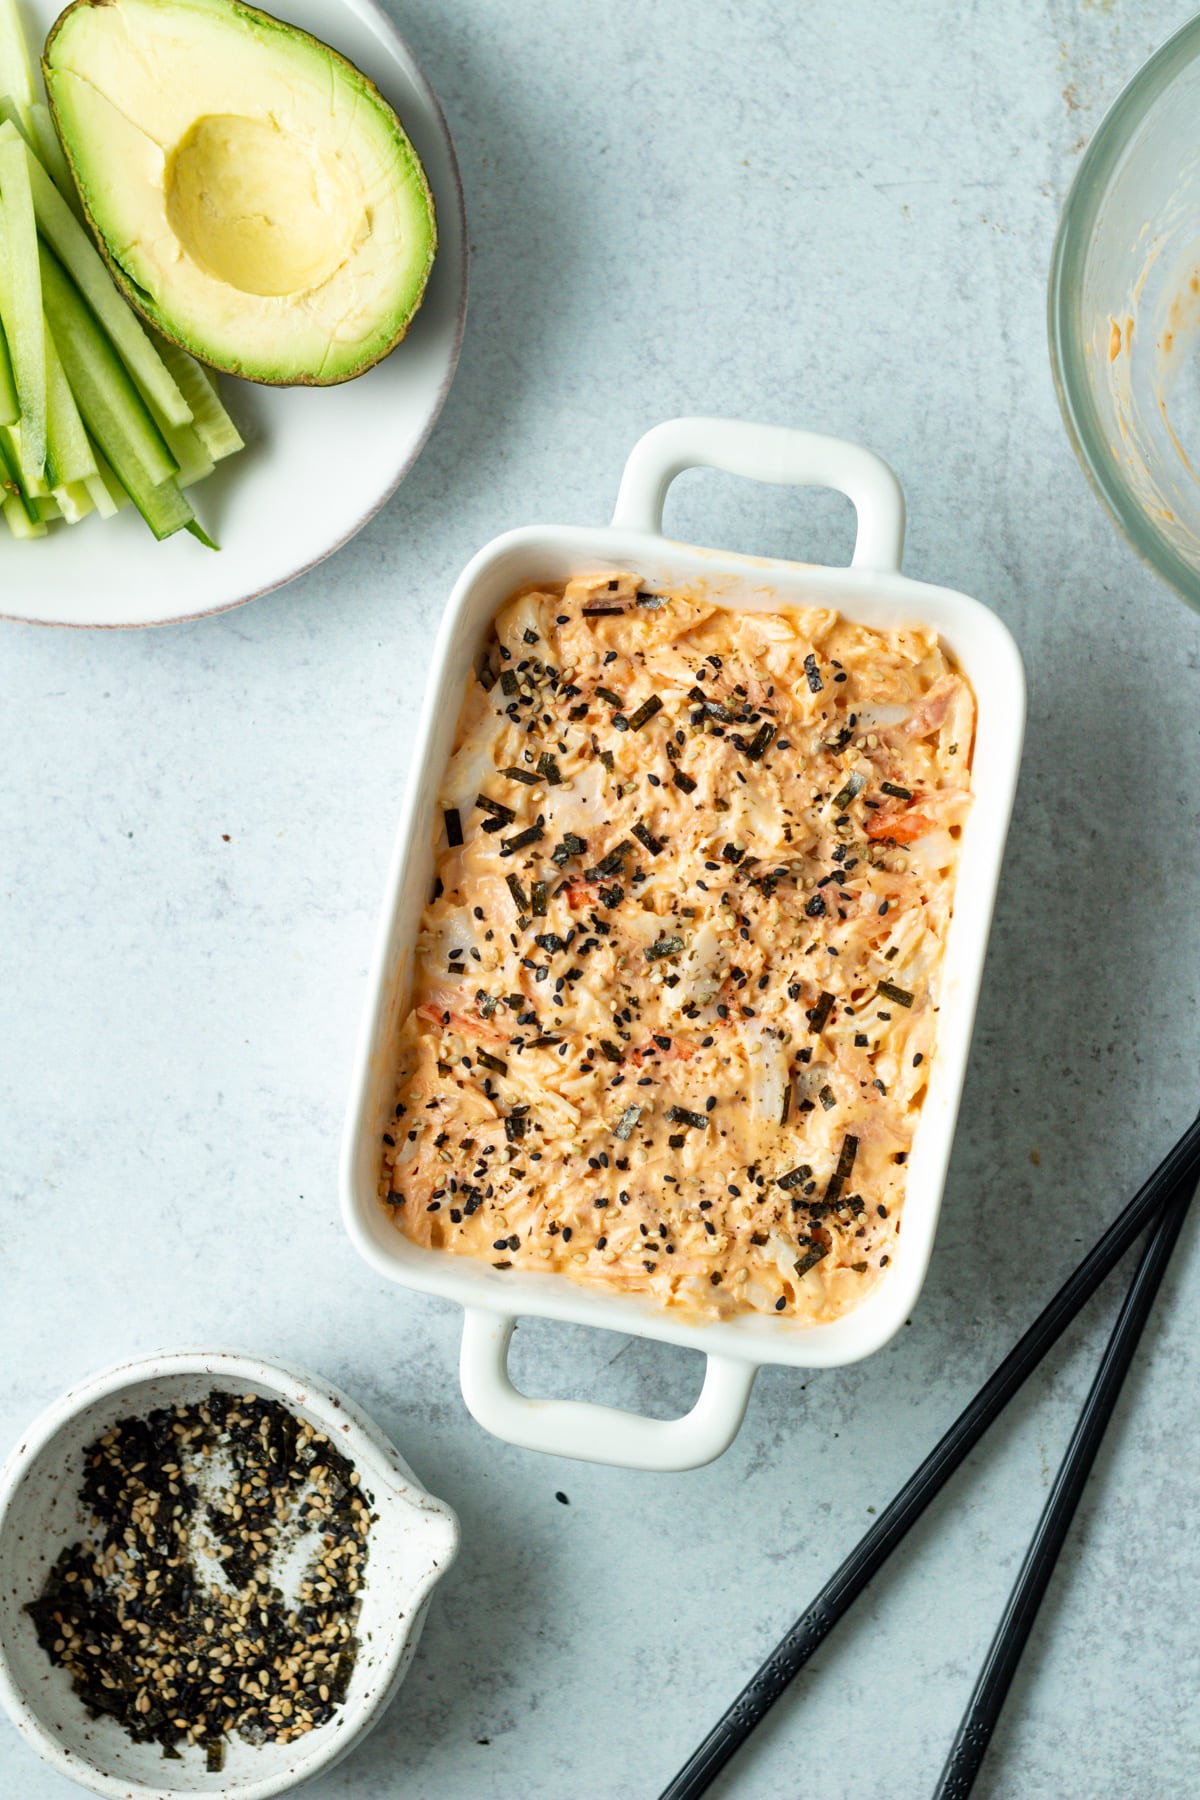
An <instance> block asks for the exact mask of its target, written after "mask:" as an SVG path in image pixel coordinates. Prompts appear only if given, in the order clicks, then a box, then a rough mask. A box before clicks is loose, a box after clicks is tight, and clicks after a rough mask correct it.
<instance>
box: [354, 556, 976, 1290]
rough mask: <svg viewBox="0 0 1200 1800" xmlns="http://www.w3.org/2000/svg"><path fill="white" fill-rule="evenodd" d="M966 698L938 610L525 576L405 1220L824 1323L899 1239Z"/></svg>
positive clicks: (438, 890) (474, 721) (465, 816)
mask: <svg viewBox="0 0 1200 1800" xmlns="http://www.w3.org/2000/svg"><path fill="white" fill-rule="evenodd" d="M974 729H975V701H974V696H973V694H972V692H971V689H970V686H969V684H968V683H967V681H966V679H965V678H964V676H963V675H962V674H961V673H960V672H959V671H958V669H957V668H956V667H955V666H954V664H953V663H952V661H951V659H950V658H949V656H948V655H947V653H946V651H945V650H944V649H943V648H942V647H941V645H940V644H939V642H938V639H937V637H936V635H935V634H934V633H932V632H930V631H928V630H926V629H924V628H914V629H911V630H892V631H878V630H872V629H869V628H867V627H865V626H862V625H857V624H853V623H851V622H850V621H848V620H846V619H843V618H841V617H840V616H839V615H838V614H837V613H835V612H831V611H820V610H815V609H806V610H792V611H782V610H781V611H777V612H753V611H742V610H734V609H731V608H726V607H722V606H720V605H718V604H716V603H714V602H711V601H709V600H707V599H705V598H704V596H703V594H699V595H691V594H665V593H650V592H648V591H647V590H646V589H644V588H643V587H642V586H641V585H640V583H639V580H638V577H637V576H636V575H634V574H630V573H620V574H608V573H606V574H603V575H597V576H595V577H587V578H581V579H578V580H575V581H571V582H569V583H568V584H567V585H566V587H565V589H562V588H558V589H553V588H551V589H546V590H540V589H539V590H537V591H532V592H527V593H522V594H519V595H518V596H517V597H516V598H514V599H513V600H511V601H510V602H509V603H508V604H507V605H506V606H505V607H504V608H503V610H502V611H501V613H500V615H499V617H498V618H497V621H496V626H495V632H494V635H493V637H492V638H491V640H490V641H489V643H488V645H487V647H486V649H485V651H484V654H483V657H482V660H481V662H480V665H479V668H478V670H477V672H476V673H475V674H474V675H472V677H471V679H470V681H469V682H468V687H467V693H466V696H465V699H464V701H463V706H462V711H461V714H460V717H459V721H458V729H457V735H456V739H455V744H456V748H455V751H454V754H453V756H452V759H451V761H450V764H449V767H448V768H447V770H446V773H445V776H444V779H443V782H442V786H441V791H440V794H439V812H438V814H437V843H436V847H435V860H436V870H437V875H436V881H435V883H434V891H433V896H432V898H431V899H430V901H429V903H428V905H427V906H426V907H425V910H424V914H423V917H422V924H421V931H420V937H419V942H418V946H417V953H416V957H415V966H414V984H413V993H412V999H411V1006H410V1010H409V1012H408V1014H407V1017H406V1018H405V1019H404V1022H403V1025H402V1027H401V1030H400V1033H399V1042H398V1045H397V1060H398V1068H399V1077H398V1086H397V1097H396V1105H395V1115H394V1118H393V1120H392V1121H391V1122H390V1125H389V1129H388V1131H387V1132H386V1134H385V1137H384V1150H383V1159H382V1168H381V1178H380V1197H381V1200H382V1202H383V1203H384V1204H385V1205H386V1206H387V1207H388V1208H389V1209H390V1211H391V1213H392V1216H393V1218H394V1220H395V1222H396V1224H397V1226H398V1227H399V1228H400V1229H401V1230H402V1231H403V1232H405V1233H406V1234H407V1235H408V1236H409V1237H410V1238H411V1239H412V1240H413V1241H414V1242H416V1243H418V1244H422V1245H426V1246H429V1247H432V1248H434V1249H438V1250H443V1251H449V1252H452V1253H454V1254H458V1255H468V1256H475V1257H482V1258H485V1259H486V1260H487V1261H489V1262H490V1263H492V1265H493V1266H494V1267H497V1268H501V1269H507V1268H522V1269H534V1270H545V1271H556V1272H559V1273H562V1274H565V1275H568V1276H570V1277H572V1278H573V1279H575V1280H580V1281H588V1282H598V1283H602V1284H603V1285H605V1286H606V1287H608V1288H612V1289H620V1290H623V1291H625V1292H636V1293H642V1294H648V1295H650V1296H652V1297H653V1298H654V1299H656V1300H657V1301H659V1302H660V1303H662V1304H663V1305H667V1306H673V1307H676V1308H683V1309H685V1310H686V1311H688V1312H689V1313H693V1314H700V1315H706V1316H709V1317H715V1316H720V1317H728V1316H730V1315H731V1314H734V1313H738V1312H746V1311H758V1312H777V1313H781V1314H784V1315H786V1316H788V1317H789V1318H791V1319H793V1320H795V1321H797V1322H798V1323H800V1324H816V1323H820V1322H824V1321H827V1320H829V1319H832V1318H835V1317H837V1316H838V1315H839V1314H841V1313H844V1312H846V1311H848V1310H849V1309H850V1308H852V1307H854V1306H856V1305H858V1304H859V1303H860V1302H861V1301H862V1300H863V1299H864V1298H865V1297H866V1295H867V1294H868V1293H869V1292H870V1291H871V1288H872V1287H873V1286H874V1284H875V1283H876V1282H877V1281H878V1280H879V1279H880V1278H881V1275H882V1274H883V1272H885V1271H886V1269H887V1267H888V1264H889V1262H890V1261H891V1260H892V1258H893V1256H894V1254H895V1248H896V1239H897V1234H898V1233H899V1231H900V1228H901V1222H902V1216H903V1203H904V1192H905V1181H906V1172H905V1166H904V1165H905V1162H906V1159H907V1156H908V1152H909V1149H910V1146H911V1144H912V1140H913V1133H914V1128H915V1125H916V1121H917V1117H918V1115H919V1112H920V1108H921V1104H922V1101H923V1099H924V1095H925V1090H926V1083H927V1079H928V1074H929V1068H930V1063H931V1060H932V1058H933V1054H934V1051H935V1047H936V1037H937V1010H938V979H939V973H940V967H941V961H942V954H943V948H944V945H945V939H946V932H947V928H948V926H949V922H950V915H951V908H952V903H953V893H954V881H955V874H956V867H957V860H958V845H959V839H960V837H961V833H962V827H963V823H964V821H965V819H966V816H967V812H968V809H969V807H970V799H971V794H970V767H971V754H972V744H973V737H974Z"/></svg>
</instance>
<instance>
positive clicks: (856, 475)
mask: <svg viewBox="0 0 1200 1800" xmlns="http://www.w3.org/2000/svg"><path fill="white" fill-rule="evenodd" d="M695 468H702V469H723V470H724V471H725V473H726V474H729V475H744V476H746V477H748V478H749V479H750V480H751V481H773V482H778V483H780V484H781V485H783V486H787V487H828V488H836V489H837V490H838V491H839V493H843V494H845V495H846V496H847V497H848V498H849V499H850V500H852V501H853V503H854V510H855V512H856V513H857V514H858V532H857V536H856V538H855V542H854V555H853V557H852V558H851V560H850V566H851V568H853V569H881V570H894V569H898V568H899V567H900V554H901V551H902V550H903V548H904V495H903V493H902V492H901V489H900V483H899V482H898V481H897V479H896V477H895V475H893V473H892V471H891V470H890V469H889V468H888V466H887V464H886V463H885V462H884V461H883V460H882V458H881V457H878V456H876V455H875V454H874V453H873V452H872V451H870V450H864V449H863V447H862V445H861V444H851V443H849V442H847V440H846V439H845V438H835V437H823V436H821V435H820V433H818V432H815V431H795V430H793V429H792V428H791V427H790V426H788V425H751V424H748V423H746V422H745V421H744V420H740V419H667V420H666V421H665V423H663V424H662V425H656V426H655V427H654V429H653V430H652V431H648V432H647V433H646V435H645V437H643V438H640V439H639V440H638V442H637V443H636V444H635V445H634V447H633V449H632V451H631V452H630V456H629V461H628V462H627V463H626V464H625V473H624V474H623V475H622V477H621V487H620V491H619V492H618V494H617V504H616V507H615V509H614V511H613V524H614V525H617V526H623V527H624V528H625V529H626V530H628V531H649V532H653V533H654V534H655V535H656V536H658V535H660V534H661V532H662V515H663V503H664V501H665V500H666V497H667V489H668V488H669V487H670V485H671V483H672V482H673V481H674V479H675V477H676V476H677V475H681V474H682V473H683V471H684V470H685V469H695Z"/></svg>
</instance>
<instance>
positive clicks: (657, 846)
mask: <svg viewBox="0 0 1200 1800" xmlns="http://www.w3.org/2000/svg"><path fill="white" fill-rule="evenodd" d="M633 835H634V837H635V838H636V839H637V841H638V843H639V844H641V846H642V848H643V849H645V850H648V851H649V852H650V854H651V856H657V855H658V854H659V853H660V851H661V850H662V840H661V838H656V837H655V835H654V833H653V832H652V831H651V830H650V829H649V827H648V826H646V825H643V824H642V822H641V820H640V819H639V820H638V823H637V824H636V825H635V826H634V827H633Z"/></svg>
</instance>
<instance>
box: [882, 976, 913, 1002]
mask: <svg viewBox="0 0 1200 1800" xmlns="http://www.w3.org/2000/svg"><path fill="white" fill-rule="evenodd" d="M879 992H880V993H881V994H882V995H883V996H884V998H885V999H887V1000H894V1001H895V1002H896V1005H897V1006H911V1005H912V1003H913V997H912V995H911V994H910V993H909V991H908V989H907V988H902V987H897V986H896V984H895V982H894V981H881V982H880V984H879Z"/></svg>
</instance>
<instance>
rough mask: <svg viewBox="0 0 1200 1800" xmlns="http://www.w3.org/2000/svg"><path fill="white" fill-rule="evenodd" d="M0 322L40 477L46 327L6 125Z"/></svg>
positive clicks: (22, 162)
mask: <svg viewBox="0 0 1200 1800" xmlns="http://www.w3.org/2000/svg"><path fill="white" fill-rule="evenodd" d="M2 3H3V0H0V4H2ZM5 133H11V135H10V136H5V135H4V134H5ZM0 322H3V325H4V333H5V336H6V337H7V339H8V351H9V357H10V359H11V361H12V368H13V374H14V376H15V377H16V384H17V400H18V402H19V403H20V407H21V447H22V452H23V457H24V460H25V466H26V468H27V469H28V471H29V472H30V473H31V474H32V473H38V474H40V473H41V472H42V471H43V469H44V467H45V462H46V327H45V321H44V320H43V318H42V289H41V280H40V277H39V274H38V252H37V225H36V223H35V220H34V211H33V193H32V190H31V188H30V170H29V152H28V150H27V149H26V148H25V144H24V142H23V140H22V139H21V137H20V136H19V135H18V133H17V132H15V131H13V129H12V127H11V126H10V125H3V126H0Z"/></svg>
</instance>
